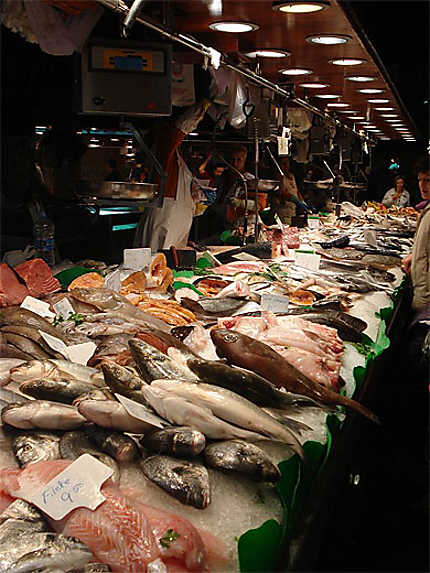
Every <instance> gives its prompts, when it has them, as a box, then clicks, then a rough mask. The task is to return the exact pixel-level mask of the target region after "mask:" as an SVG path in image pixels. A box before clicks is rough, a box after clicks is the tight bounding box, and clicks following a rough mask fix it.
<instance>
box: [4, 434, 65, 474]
mask: <svg viewBox="0 0 430 573" xmlns="http://www.w3.org/2000/svg"><path fill="white" fill-rule="evenodd" d="M59 442H60V436H59V435H58V434H54V433H52V432H49V433H48V432H20V433H19V434H18V435H16V436H15V437H14V438H13V441H12V449H13V453H14V454H15V456H16V458H17V460H18V463H19V465H20V466H21V467H23V468H25V467H26V466H27V465H29V464H34V463H36V462H42V461H44V462H45V461H49V460H58V459H60V458H61V455H60V448H59Z"/></svg>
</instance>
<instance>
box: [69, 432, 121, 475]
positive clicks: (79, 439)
mask: <svg viewBox="0 0 430 573" xmlns="http://www.w3.org/2000/svg"><path fill="white" fill-rule="evenodd" d="M60 454H61V457H62V458H63V459H65V460H77V459H78V458H79V457H80V456H82V454H90V455H91V456H94V457H95V458H96V459H98V460H99V462H101V463H102V464H105V465H106V466H108V467H110V468H112V469H113V475H112V479H113V481H115V482H119V475H120V474H119V467H118V464H117V463H116V461H115V460H114V459H113V458H111V457H110V456H108V455H107V454H104V453H102V452H100V451H99V450H97V449H96V448H95V447H94V446H93V445H92V444H91V442H90V441H89V439H88V437H87V435H86V434H84V432H77V431H74V432H65V433H64V434H63V435H62V436H61V439H60Z"/></svg>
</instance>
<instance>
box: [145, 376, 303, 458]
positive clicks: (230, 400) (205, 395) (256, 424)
mask: <svg viewBox="0 0 430 573" xmlns="http://www.w3.org/2000/svg"><path fill="white" fill-rule="evenodd" d="M152 387H154V388H156V389H158V388H160V389H162V390H165V391H167V392H171V393H174V394H175V395H176V396H181V397H182V398H184V399H185V400H189V401H190V402H193V403H195V404H198V405H199V406H203V407H206V408H209V409H210V410H211V411H212V412H213V413H214V414H215V416H217V417H218V418H220V419H221V420H225V421H226V422H229V423H231V424H234V425H235V426H239V427H241V428H243V429H246V430H250V431H254V432H258V433H259V434H263V435H265V436H267V437H269V438H271V439H273V440H276V441H281V442H285V443H286V444H288V445H289V446H291V449H292V450H293V451H295V452H297V453H298V454H299V456H300V457H303V449H302V446H301V445H300V442H299V441H298V439H297V437H296V436H295V435H294V434H293V433H292V432H291V431H290V430H289V429H288V428H286V427H285V426H283V425H281V424H279V423H278V422H277V421H276V420H275V419H274V418H273V417H271V416H269V414H267V413H266V412H264V411H263V410H262V409H261V408H259V407H258V406H256V405H255V404H254V403H253V402H250V401H249V400H247V399H246V398H243V396H239V394H235V393H234V392H231V391H230V390H226V389H225V388H220V387H219V386H214V385H212V384H203V383H198V384H195V383H190V382H184V381H180V380H170V381H169V380H155V381H154V382H153V383H152V385H151V388H152Z"/></svg>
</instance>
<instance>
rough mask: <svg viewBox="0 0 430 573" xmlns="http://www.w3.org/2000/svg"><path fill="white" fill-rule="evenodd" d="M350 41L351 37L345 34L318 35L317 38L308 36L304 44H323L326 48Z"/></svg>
mask: <svg viewBox="0 0 430 573" xmlns="http://www.w3.org/2000/svg"><path fill="white" fill-rule="evenodd" d="M350 40H352V37H351V36H347V35H345V34H319V35H318V36H308V37H307V38H306V42H309V43H310V44H324V45H326V46H334V45H336V44H346V42H349V41H350Z"/></svg>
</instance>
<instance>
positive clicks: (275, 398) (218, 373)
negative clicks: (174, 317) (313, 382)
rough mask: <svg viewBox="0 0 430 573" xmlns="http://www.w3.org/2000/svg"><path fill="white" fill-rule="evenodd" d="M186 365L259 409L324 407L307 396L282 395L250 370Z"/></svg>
mask: <svg viewBox="0 0 430 573" xmlns="http://www.w3.org/2000/svg"><path fill="white" fill-rule="evenodd" d="M187 364H188V366H189V368H190V369H191V370H192V371H193V372H195V373H196V374H197V376H198V377H199V378H200V380H202V381H203V382H208V383H209V384H214V385H215V386H221V387H222V388H226V389H227V390H231V391H232V392H236V394H240V395H241V396H243V397H244V398H247V399H248V400H251V402H254V404H257V405H258V406H269V407H270V406H272V407H274V408H282V407H288V406H313V407H321V404H318V403H317V402H315V400H312V399H311V398H308V397H307V396H302V395H300V394H292V393H291V392H281V391H280V390H278V389H277V388H276V386H275V385H274V384H272V383H271V382H269V381H268V380H266V379H265V378H262V377H261V376H259V375H258V374H256V373H255V372H252V371H251V370H245V369H244V368H239V367H237V366H235V367H232V366H229V365H228V364H225V363H224V362H221V361H218V360H201V359H200V358H190V359H189V360H188V361H187Z"/></svg>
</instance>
